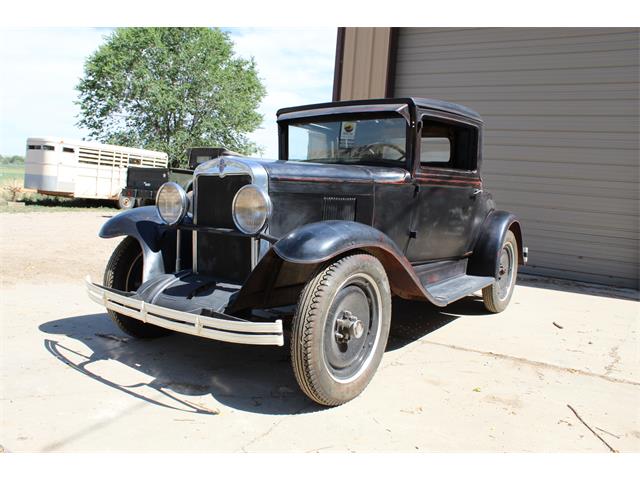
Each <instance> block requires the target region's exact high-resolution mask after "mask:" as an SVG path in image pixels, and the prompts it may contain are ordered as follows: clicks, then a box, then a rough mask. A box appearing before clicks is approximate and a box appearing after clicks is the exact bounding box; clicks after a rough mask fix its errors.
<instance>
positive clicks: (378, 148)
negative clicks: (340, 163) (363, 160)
mask: <svg viewBox="0 0 640 480" xmlns="http://www.w3.org/2000/svg"><path fill="white" fill-rule="evenodd" d="M384 147H389V148H391V149H392V150H395V151H396V152H398V153H399V154H400V156H399V157H398V158H394V160H402V159H404V158H405V156H406V155H407V154H406V152H405V151H404V150H403V149H402V148H400V147H399V146H397V145H394V144H393V143H385V142H375V143H368V144H366V145H362V146H361V147H358V150H357V151H358V153H359V152H365V151H368V152H370V153H371V156H374V157H375V156H380V157H382V149H383V148H384Z"/></svg>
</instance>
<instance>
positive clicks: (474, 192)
mask: <svg viewBox="0 0 640 480" xmlns="http://www.w3.org/2000/svg"><path fill="white" fill-rule="evenodd" d="M481 193H482V189H481V188H474V189H473V192H471V196H472V197H477V196H478V195H480V194H481Z"/></svg>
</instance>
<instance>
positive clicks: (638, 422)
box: [0, 211, 640, 452]
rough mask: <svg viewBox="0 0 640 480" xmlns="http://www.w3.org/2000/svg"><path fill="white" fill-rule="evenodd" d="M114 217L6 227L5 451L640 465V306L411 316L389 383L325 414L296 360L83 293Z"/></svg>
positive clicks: (400, 321) (395, 341)
mask: <svg viewBox="0 0 640 480" xmlns="http://www.w3.org/2000/svg"><path fill="white" fill-rule="evenodd" d="M114 213H115V212H114ZM110 215H111V213H110V212H109V211H105V212H101V211H90V212H89V211H86V212H83V211H71V212H58V213H40V212H38V213H25V214H0V260H1V261H2V269H1V271H0V284H1V291H2V294H1V296H0V313H1V322H0V325H1V334H2V348H1V350H0V387H1V398H0V448H1V449H4V450H5V451H17V452H42V451H67V452H78V451H136V452H139V451H154V452H159V451H209V452H239V451H266V452H273V451H279V452H307V451H320V452H332V451H333V452H335V451H339V452H345V451H358V452H378V451H402V452H419V451H420V452H423V451H446V452H460V451H481V452H501V451H516V452H523V451H535V452H558V451H561V452H610V451H611V450H618V451H634V452H638V451H640V377H639V374H640V373H639V372H640V368H639V367H640V352H639V348H638V345H640V311H639V308H638V305H639V304H638V302H637V292H632V291H628V290H618V289H608V288H602V287H597V286H590V285H581V284H576V283H569V282H561V281H548V280H541V279H536V278H528V279H524V280H523V281H522V282H521V284H520V285H519V286H518V287H517V288H516V292H515V293H514V297H513V300H512V304H511V305H510V307H509V308H508V309H507V311H505V312H503V313H501V314H499V315H488V314H487V313H486V312H485V311H484V310H483V308H482V306H481V302H480V300H479V298H478V297H477V296H470V297H467V298H466V299H463V300H461V301H459V302H457V303H455V304H453V305H451V306H449V307H447V308H445V309H436V308H432V307H430V306H429V305H426V304H422V303H411V302H394V311H393V319H392V333H391V338H390V342H389V346H388V348H387V352H386V353H385V357H384V359H383V362H382V365H381V367H380V369H379V371H378V373H377V375H376V377H375V378H374V380H373V381H372V383H371V384H370V386H369V387H368V388H367V390H366V391H365V392H364V393H363V394H362V395H361V396H360V397H358V398H357V399H355V400H354V401H352V402H350V403H348V404H346V405H343V406H341V407H337V408H331V409H325V408H319V407H318V406H316V405H314V404H312V403H311V402H310V401H308V400H307V399H306V397H304V395H302V394H301V393H300V391H299V390H298V387H297V385H296V382H295V379H294V377H293V374H292V372H291V368H290V365H289V359H288V355H287V352H286V350H284V349H281V348H277V347H251V346H242V345H230V344H223V343H218V342H213V341H208V340H204V339H200V338H196V337H190V336H187V335H178V334H176V335H173V336H169V337H165V338H161V339H156V340H152V341H141V340H135V339H132V338H128V337H126V336H125V335H124V334H123V333H121V332H119V331H118V330H117V328H116V327H115V326H113V325H112V324H111V322H110V321H109V320H108V318H107V316H106V314H105V312H104V310H103V309H101V308H100V307H99V306H98V305H96V304H94V303H92V302H91V301H90V300H89V299H88V298H87V296H86V293H85V291H84V287H83V285H82V280H83V277H84V276H85V275H87V274H90V275H91V276H92V277H93V278H94V279H98V280H100V279H101V278H102V271H103V269H104V265H105V264H106V261H107V259H108V257H109V255H110V254H111V251H112V250H113V248H114V247H115V245H116V244H117V243H118V241H119V240H118V239H111V240H103V239H99V238H98V237H97V231H98V229H99V227H100V225H101V224H102V223H103V222H104V221H105V220H106V219H107V218H108V217H109V216H110ZM554 322H555V324H554ZM569 406H571V408H573V410H572V409H571V408H569ZM574 411H575V413H574ZM576 413H577V415H579V416H580V418H581V419H582V420H580V419H579V418H578V416H577V415H576ZM583 421H584V423H583ZM585 424H586V425H585ZM587 425H588V427H587Z"/></svg>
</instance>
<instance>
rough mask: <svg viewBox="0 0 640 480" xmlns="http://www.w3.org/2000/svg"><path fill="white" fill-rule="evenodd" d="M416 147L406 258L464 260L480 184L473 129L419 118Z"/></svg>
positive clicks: (476, 135) (476, 133) (459, 123)
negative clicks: (415, 195)
mask: <svg viewBox="0 0 640 480" xmlns="http://www.w3.org/2000/svg"><path fill="white" fill-rule="evenodd" d="M421 125H422V126H421V128H420V131H419V132H418V140H419V142H417V143H418V145H417V146H416V150H417V152H416V157H415V158H416V165H415V167H414V184H415V188H416V191H417V197H418V201H417V202H416V205H415V211H414V213H413V219H412V227H411V237H412V240H411V241H410V243H409V248H408V249H407V258H408V259H409V260H410V261H411V262H412V263H424V262H429V261H435V260H444V259H456V258H462V257H465V256H467V255H469V254H470V250H469V249H470V246H471V242H472V236H473V229H474V225H475V223H476V222H475V221H474V220H475V216H476V211H477V206H478V205H479V203H481V202H479V201H478V197H479V196H480V194H481V192H482V189H481V180H480V175H479V173H478V170H477V158H478V138H479V131H478V128H477V126H474V125H470V124H467V123H464V122H462V121H459V120H457V119H454V118H443V117H439V116H433V115H423V116H422V118H421Z"/></svg>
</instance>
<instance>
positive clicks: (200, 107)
mask: <svg viewBox="0 0 640 480" xmlns="http://www.w3.org/2000/svg"><path fill="white" fill-rule="evenodd" d="M106 40H107V41H106V43H105V44H103V45H102V46H100V47H99V48H98V50H97V51H96V52H95V53H93V54H92V55H91V56H90V57H89V58H88V59H87V61H86V62H85V67H84V77H83V78H82V79H81V81H80V83H79V84H78V86H77V87H76V88H77V90H78V92H79V96H78V102H77V103H78V104H79V105H80V120H79V122H78V125H79V126H81V127H85V128H87V129H88V130H89V132H90V136H91V138H92V139H95V140H99V141H103V142H108V143H115V144H118V145H125V146H136V147H142V148H149V149H154V150H160V151H164V152H167V153H168V154H169V158H170V160H171V163H172V164H173V165H174V166H177V165H184V164H185V162H186V149H187V148H189V147H195V146H224V147H227V148H229V149H231V150H235V151H239V152H242V153H245V154H250V153H254V152H256V151H257V150H258V149H257V146H256V145H255V144H254V143H252V142H251V141H249V139H248V138H247V136H246V134H247V133H249V132H252V131H253V130H255V129H256V128H257V127H258V126H259V125H260V123H261V121H262V116H261V115H260V114H259V113H257V111H256V110H257V108H258V106H259V104H260V101H261V100H262V98H263V97H264V94H265V89H264V86H263V85H262V83H261V82H260V79H259V78H258V73H257V70H256V65H255V62H254V60H253V59H250V60H247V59H242V58H238V57H237V56H236V55H235V54H234V51H233V42H232V41H231V40H230V39H229V36H228V34H226V33H225V32H222V31H220V30H219V29H209V28H121V29H117V30H116V31H115V32H114V33H112V34H111V35H110V36H109V37H107V39H106Z"/></svg>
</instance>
